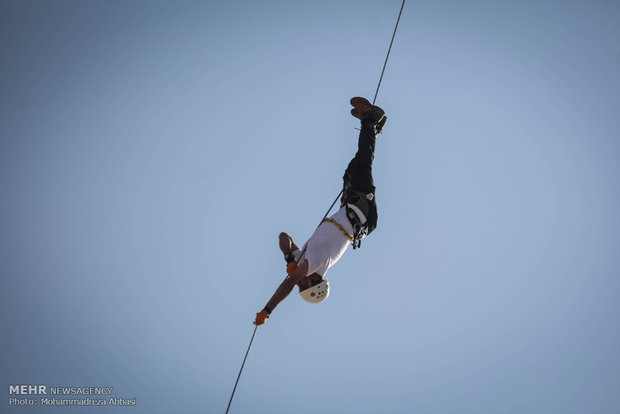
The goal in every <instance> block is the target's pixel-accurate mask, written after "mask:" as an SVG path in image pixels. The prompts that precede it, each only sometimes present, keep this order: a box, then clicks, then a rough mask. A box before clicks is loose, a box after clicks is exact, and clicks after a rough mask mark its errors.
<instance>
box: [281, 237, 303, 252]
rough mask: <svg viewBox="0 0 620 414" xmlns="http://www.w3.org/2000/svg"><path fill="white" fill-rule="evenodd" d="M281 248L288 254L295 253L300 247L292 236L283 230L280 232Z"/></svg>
mask: <svg viewBox="0 0 620 414" xmlns="http://www.w3.org/2000/svg"><path fill="white" fill-rule="evenodd" d="M280 250H282V253H284V255H285V256H286V255H287V254H289V253H293V252H294V251H295V250H299V247H297V245H296V244H295V242H294V241H293V239H292V238H291V236H289V235H288V234H286V233H284V232H282V233H280Z"/></svg>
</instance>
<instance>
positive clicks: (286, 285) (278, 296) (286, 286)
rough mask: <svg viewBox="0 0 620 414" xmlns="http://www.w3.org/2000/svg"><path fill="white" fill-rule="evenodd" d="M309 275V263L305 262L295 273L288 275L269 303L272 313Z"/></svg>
mask: <svg viewBox="0 0 620 414" xmlns="http://www.w3.org/2000/svg"><path fill="white" fill-rule="evenodd" d="M307 273H308V262H307V261H306V260H304V261H303V263H302V264H300V265H299V267H298V268H297V270H295V271H294V272H293V273H291V274H290V275H288V277H287V278H286V279H284V281H283V282H282V283H281V284H280V286H279V287H278V289H276V292H275V293H274V294H273V296H272V297H271V299H269V302H267V306H266V307H267V308H269V310H270V311H273V310H274V309H275V308H276V306H278V304H279V303H280V302H282V301H283V300H284V298H286V297H287V296H288V295H289V293H291V291H292V290H293V288H294V287H295V285H296V284H297V283H299V282H300V281H301V280H302V279H303V278H304V277H306V274H307Z"/></svg>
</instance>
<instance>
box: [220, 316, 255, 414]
mask: <svg viewBox="0 0 620 414" xmlns="http://www.w3.org/2000/svg"><path fill="white" fill-rule="evenodd" d="M257 329H258V325H256V326H255V327H254V333H253V334H252V339H250V345H248V350H247V351H245V358H243V364H241V369H240V370H239V375H237V381H235V387H234V388H233V391H232V394H231V395H230V400H229V401H228V407H226V414H228V410H230V404H231V403H232V400H233V397H234V396H235V391H236V390H237V384H239V378H241V373H242V372H243V366H244V365H245V361H246V359H248V354H249V353H250V348H251V347H252V342H254V335H256V330H257Z"/></svg>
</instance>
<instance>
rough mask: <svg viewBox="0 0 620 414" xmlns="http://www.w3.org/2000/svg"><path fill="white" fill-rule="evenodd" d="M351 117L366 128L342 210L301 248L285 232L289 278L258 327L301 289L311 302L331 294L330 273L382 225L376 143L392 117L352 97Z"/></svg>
mask: <svg viewBox="0 0 620 414" xmlns="http://www.w3.org/2000/svg"><path fill="white" fill-rule="evenodd" d="M351 105H352V106H353V109H352V110H351V114H352V115H353V116H354V117H356V118H359V119H360V121H361V124H362V127H361V130H360V135H359V140H358V148H357V153H356V154H355V157H353V159H352V160H351V162H350V163H349V165H348V167H347V169H346V171H345V173H344V177H343V190H342V198H341V200H340V201H341V207H340V210H338V211H337V212H336V214H334V215H333V216H331V217H329V218H326V219H325V220H324V221H323V222H322V223H321V224H320V225H319V227H317V229H316V230H315V231H314V234H313V235H312V237H310V239H308V241H307V242H306V244H305V245H304V247H303V248H302V249H301V250H300V249H299V247H297V245H296V244H295V242H294V241H293V239H292V238H291V237H290V236H289V235H288V234H286V233H280V250H282V253H284V259H285V260H286V262H287V267H286V272H287V273H288V276H287V278H286V279H284V282H282V284H280V286H279V287H278V289H277V290H276V292H275V293H274V294H273V296H272V297H271V299H269V302H267V305H266V306H265V307H264V308H263V310H261V311H260V312H259V313H257V314H256V320H255V321H254V324H255V325H262V324H264V323H265V321H266V320H267V318H268V317H269V315H270V314H271V312H272V311H273V310H274V309H275V308H276V306H278V304H279V303H280V302H281V301H282V300H283V299H284V298H285V297H287V296H288V294H289V293H291V291H292V290H293V288H294V287H295V285H297V286H298V287H299V294H300V295H301V297H302V298H304V299H305V300H306V301H308V302H310V303H319V302H322V301H324V300H325V299H326V298H327V296H329V282H328V280H327V278H325V277H324V276H325V273H327V270H328V269H329V268H330V267H332V266H333V265H334V263H336V262H337V261H338V259H340V256H342V254H343V253H344V252H345V250H346V249H347V247H349V245H350V244H351V245H353V248H354V249H355V248H356V247H359V245H360V240H361V239H362V238H364V237H365V236H367V235H369V234H370V233H371V232H372V231H373V230H374V229H375V227H376V226H377V204H376V201H375V186H374V182H373V179H372V161H373V158H374V154H375V139H376V136H377V134H378V133H379V132H380V131H381V129H382V128H383V126H384V125H385V122H386V120H387V117H386V116H385V113H384V112H383V110H382V109H381V108H379V107H378V106H374V105H372V104H371V103H370V102H368V100H366V99H364V98H359V97H356V98H351Z"/></svg>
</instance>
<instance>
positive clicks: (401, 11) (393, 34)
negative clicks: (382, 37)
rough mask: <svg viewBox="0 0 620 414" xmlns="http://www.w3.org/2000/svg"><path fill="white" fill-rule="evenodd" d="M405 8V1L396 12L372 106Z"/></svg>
mask: <svg viewBox="0 0 620 414" xmlns="http://www.w3.org/2000/svg"><path fill="white" fill-rule="evenodd" d="M404 7H405V0H403V4H401V5H400V11H399V12H398V19H396V26H394V33H392V40H390V47H389V48H388V51H387V55H386V56H385V62H384V63H383V69H382V70H381V76H380V77H379V84H378V85H377V91H376V92H375V97H374V99H373V100H372V104H373V105H374V104H375V101H376V100H377V95H379V88H380V87H381V81H382V80H383V74H384V73H385V67H386V66H387V63H388V59H389V58H390V52H391V51H392V45H393V44H394V38H395V37H396V30H397V29H398V23H399V22H400V16H401V15H402V14H403V8H404Z"/></svg>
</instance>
